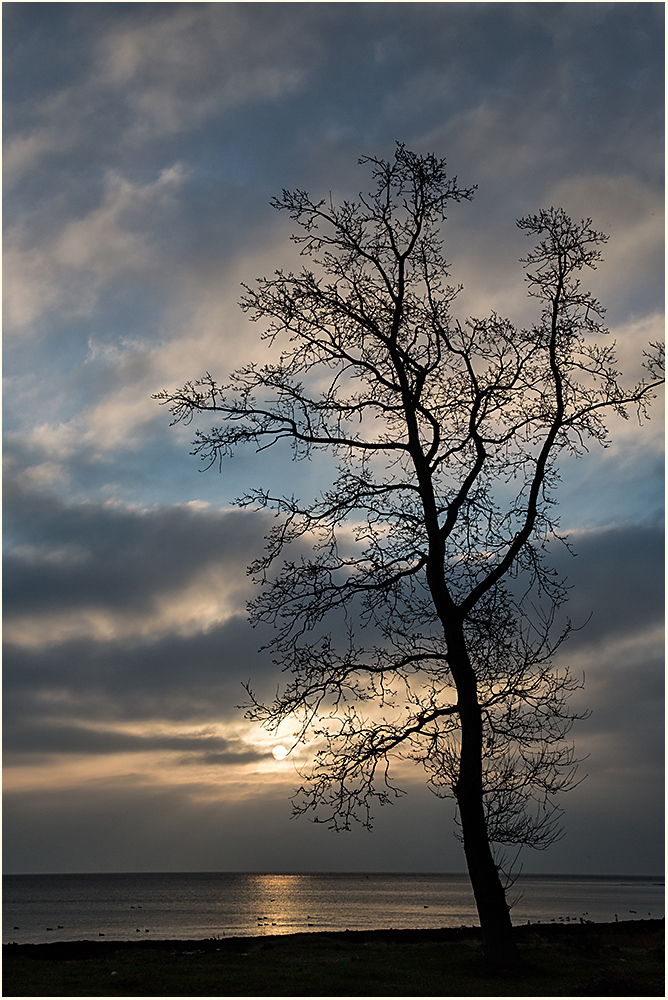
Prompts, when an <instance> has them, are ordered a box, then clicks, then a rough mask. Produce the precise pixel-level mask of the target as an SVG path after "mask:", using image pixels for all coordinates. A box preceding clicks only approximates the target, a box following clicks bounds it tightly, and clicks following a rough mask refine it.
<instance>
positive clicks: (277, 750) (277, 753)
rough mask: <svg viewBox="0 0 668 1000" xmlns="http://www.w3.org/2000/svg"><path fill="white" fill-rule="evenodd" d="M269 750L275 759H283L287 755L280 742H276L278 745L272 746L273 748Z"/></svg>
mask: <svg viewBox="0 0 668 1000" xmlns="http://www.w3.org/2000/svg"><path fill="white" fill-rule="evenodd" d="M271 752H272V753H273V755H274V757H275V758H276V760H285V758H286V757H287V756H288V751H287V750H286V749H285V747H283V746H281V744H280V743H279V744H278V746H276V747H274V749H273V750H272V751H271Z"/></svg>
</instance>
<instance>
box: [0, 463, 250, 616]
mask: <svg viewBox="0 0 668 1000" xmlns="http://www.w3.org/2000/svg"><path fill="white" fill-rule="evenodd" d="M6 483H7V485H6V488H5V511H6V514H5V517H6V524H7V530H8V534H9V535H10V537H11V538H12V540H13V543H14V551H13V552H10V553H9V554H8V556H7V559H6V564H5V566H6V570H5V572H6V577H5V580H6V588H5V595H4V600H5V614H6V616H7V617H8V618H10V619H11V617H12V616H14V615H18V614H26V613H35V614H45V613H51V612H55V611H64V610H66V609H67V610H73V609H75V608H79V609H81V608H90V607H104V608H107V609H120V610H128V609H132V610H134V611H142V610H147V609H149V608H150V607H151V606H152V605H153V604H154V603H155V601H156V598H157V597H158V596H159V595H160V594H161V593H163V592H165V591H173V590H176V589H178V588H179V587H182V586H184V585H185V584H186V583H187V582H188V580H189V579H190V578H191V577H192V576H193V575H194V574H196V573H201V572H202V570H203V569H205V568H206V567H207V566H208V565H212V564H215V565H218V564H221V563H223V564H225V566H226V567H228V572H229V575H230V577H234V576H238V577H239V588H240V590H241V591H243V590H244V589H245V587H244V581H243V573H244V568H245V566H246V564H247V563H248V562H249V561H250V560H249V554H250V553H252V552H253V551H254V550H255V551H257V552H258V554H259V552H260V551H261V549H262V545H263V541H262V539H263V534H264V530H263V526H262V521H263V519H262V517H261V516H254V515H251V514H247V513H245V512H242V511H230V512H224V513H220V512H210V513H209V512H205V511H202V510H201V509H198V508H195V507H189V506H181V507H178V506H177V507H164V508H159V509H156V510H148V511H142V510H133V509H128V508H123V507H120V506H119V507H117V506H114V505H113V504H103V503H95V502H91V503H67V502H64V501H61V500H59V499H58V498H56V497H54V496H48V495H46V494H38V493H34V492H25V491H24V490H22V489H18V490H16V491H15V490H14V489H13V488H12V483H11V481H10V480H7V481H6Z"/></svg>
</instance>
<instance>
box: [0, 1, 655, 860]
mask: <svg viewBox="0 0 668 1000" xmlns="http://www.w3.org/2000/svg"><path fill="white" fill-rule="evenodd" d="M3 16H4V70H5V74H4V97H5V150H4V175H5V200H4V220H5V237H4V246H5V258H4V306H5V320H4V324H5V326H4V329H5V342H4V343H5V346H4V369H5V388H4V398H5V417H4V426H5V445H4V448H5V477H4V483H5V486H4V495H5V547H6V556H5V643H6V648H5V657H4V682H5V695H4V704H5V767H6V770H5V790H6V799H5V837H4V844H5V871H92V870H97V871H105V870H155V871H164V870H170V869H172V870H184V869H191V870H210V869H220V870H229V869H236V870H254V869H255V870H258V869H259V870H262V869H265V870H267V869H274V870H299V869H301V870H309V869H310V870H314V869H320V870H328V869H348V870H350V869H362V870H363V869H367V870H368V869H376V870H432V871H433V870H436V871H438V870H441V871H447V870H463V857H462V855H461V849H460V846H459V844H458V843H457V841H456V840H455V839H454V838H453V836H452V813H453V809H452V805H451V804H450V803H448V802H443V801H440V800H437V799H436V798H435V797H433V796H431V795H430V794H429V793H428V792H427V791H426V790H425V789H424V788H423V787H422V786H421V784H420V782H421V778H420V775H419V774H413V775H410V774H409V775H407V776H406V781H405V786H406V787H408V788H409V795H408V796H406V797H405V798H403V799H401V800H400V801H399V802H398V803H397V804H396V805H395V806H394V807H393V808H391V809H387V810H384V811H383V812H382V814H380V815H379V816H378V817H377V827H376V830H375V832H374V833H373V834H372V835H371V836H369V835H367V834H366V833H364V832H360V831H357V832H354V833H352V834H350V835H349V836H340V837H336V836H335V835H333V834H331V833H329V832H328V831H326V830H324V829H321V828H319V827H312V826H311V825H310V824H308V823H307V822H306V821H305V820H300V821H298V822H290V821H289V819H288V817H289V812H290V809H289V803H288V801H287V796H288V795H289V793H290V791H291V790H292V788H293V785H294V782H295V778H296V776H295V772H294V769H293V764H292V763H291V758H288V760H287V761H283V762H280V763H278V762H276V761H274V759H273V757H272V756H271V753H270V750H271V746H272V745H273V743H274V742H275V740H274V739H272V738H271V737H270V735H269V734H267V733H264V732H262V731H261V730H259V729H258V728H257V727H255V726H251V725H249V724H248V723H247V722H245V720H244V718H243V713H242V712H240V711H239V710H238V708H237V705H238V704H239V703H240V702H241V701H242V699H243V689H242V687H241V684H242V682H243V681H247V680H248V679H249V678H250V677H252V678H253V683H254V685H255V686H256V687H257V688H259V689H260V690H263V689H266V690H268V691H270V690H272V689H273V686H274V685H275V683H276V681H277V676H276V668H275V667H274V666H273V665H272V664H271V663H270V662H269V661H268V658H267V657H265V656H263V655H262V654H258V653H257V649H258V647H259V646H260V644H261V641H262V636H261V635H259V634H258V633H256V632H253V631H252V630H251V629H250V627H249V626H248V625H247V623H246V620H245V605H246V602H247V600H248V599H249V598H250V597H251V596H252V584H251V583H250V581H249V580H248V578H247V576H246V572H245V568H246V566H247V564H248V563H249V562H250V561H251V559H252V558H253V556H255V555H257V554H258V553H259V551H260V550H261V548H262V544H263V542H262V539H263V535H264V533H265V531H266V523H267V522H266V518H265V516H264V515H262V514H259V513H252V512H249V511H238V510H236V509H234V508H233V503H232V502H233V499H234V497H235V496H237V495H238V494H240V493H241V492H242V491H244V490H246V489H247V488H248V487H250V486H255V485H261V484H264V485H272V486H273V487H275V488H276V489H280V488H281V487H283V488H285V489H288V490H289V491H293V490H294V491H297V492H301V493H302V494H304V495H306V494H308V495H310V494H312V493H313V492H314V491H315V490H317V489H318V488H319V486H321V485H323V484H324V483H326V468H323V467H322V466H320V465H319V464H318V463H308V464H307V463H302V464H300V465H299V466H297V467H292V466H290V465H288V458H289V456H288V455H287V454H286V453H282V452H276V454H274V453H268V454H265V455H264V456H263V457H262V459H261V461H260V460H258V459H257V458H256V456H254V455H253V454H252V453H250V452H249V453H240V454H239V455H238V456H237V457H235V459H234V460H233V461H231V462H230V463H229V464H228V465H226V467H225V468H224V470H223V474H222V475H220V476H219V475H218V474H217V473H216V472H215V471H214V470H211V471H209V472H208V473H203V474H200V473H199V472H198V466H197V462H196V460H195V459H194V458H192V457H190V456H189V447H190V444H189V442H190V437H191V432H190V431H189V430H188V429H183V428H171V429H170V428H169V427H168V422H169V421H168V414H166V412H165V411H164V410H163V409H161V408H160V407H159V406H157V405H156V403H155V401H154V400H152V398H151V394H152V393H154V392H156V391H158V390H160V389H162V388H163V387H173V386H176V385H178V384H181V383H183V382H184V381H185V380H186V379H188V378H194V377H197V376H199V375H201V374H202V373H203V372H204V371H205V370H210V371H212V373H213V374H214V375H217V376H219V377H221V378H222V377H224V375H225V374H226V372H227V371H228V370H229V369H230V368H231V367H233V366H235V365H236V364H239V363H242V362H247V361H249V360H257V359H259V358H262V357H263V352H264V351H265V346H264V345H263V344H262V343H261V342H260V341H259V340H258V330H257V327H254V326H253V325H249V323H248V322H247V320H246V318H245V317H244V315H243V314H242V313H241V311H240V310H239V309H238V307H237V302H238V299H239V296H240V289H239V285H240V282H241V281H252V279H253V278H254V277H255V276H256V275H259V274H263V273H267V272H271V271H272V270H273V269H274V268H276V267H279V266H289V264H290V262H291V261H292V260H293V259H294V251H293V250H292V249H291V247H290V244H289V243H288V236H289V232H290V224H289V220H286V219H284V217H283V216H282V215H278V214H277V213H275V212H273V211H272V209H271V208H270V206H269V200H270V198H271V196H272V195H274V194H278V193H280V191H281V189H282V188H291V187H297V186H298V187H300V188H306V189H307V190H309V191H310V192H311V193H312V194H313V195H318V194H322V195H326V194H328V192H330V191H331V192H332V194H333V196H334V197H335V198H337V197H343V196H351V195H355V194H356V193H357V191H358V190H359V189H360V188H361V187H363V186H364V185H365V184H366V181H367V175H366V174H365V172H364V170H363V169H362V168H360V167H359V166H358V165H357V158H358V157H359V156H362V155H365V154H373V155H381V156H391V155H392V151H393V149H394V144H395V142H396V141H397V140H399V141H402V142H405V143H406V145H407V146H408V147H409V148H411V149H414V150H416V151H418V152H430V151H433V152H435V153H437V154H438V155H439V156H445V157H446V159H447V160H448V164H449V167H450V169H451V171H452V173H453V174H457V175H458V177H459V179H460V181H461V182H462V183H464V184H471V183H476V184H478V190H477V192H476V196H475V199H474V201H473V203H472V204H470V205H468V204H462V205H459V206H455V207H454V208H453V209H452V213H451V218H450V219H449V220H448V228H447V230H446V253H447V256H448V259H449V261H450V262H451V272H452V279H453V281H455V282H462V283H463V284H464V290H463V292H462V293H461V296H460V301H459V306H458V311H459V313H460V315H461V316H462V317H464V316H466V315H478V316H479V315H484V314H485V313H486V312H489V311H490V310H491V309H495V310H496V311H497V312H499V313H501V314H503V315H508V316H510V317H511V318H512V319H514V320H515V321H517V322H520V323H521V322H528V321H530V320H531V317H532V304H531V303H530V302H529V301H528V300H527V299H526V294H525V285H524V282H523V278H522V270H521V267H520V265H519V264H518V263H517V258H518V257H520V256H522V255H523V254H524V253H525V252H526V245H525V243H526V240H525V238H524V237H523V236H522V234H521V233H520V232H519V231H518V230H517V229H516V228H515V225H514V221H515V219H516V217H518V216H520V215H526V214H529V213H532V212H535V211H537V210H538V209H539V208H540V207H549V206H550V205H561V206H563V207H564V208H565V209H566V210H567V211H568V212H570V213H571V214H573V215H575V216H577V217H578V218H580V217H583V216H591V217H592V218H593V220H594V224H595V226H596V228H598V229H601V230H603V231H604V232H606V233H608V235H609V236H610V241H609V243H608V245H607V247H606V249H605V253H604V257H605V263H603V264H602V265H600V267H599V269H598V270H597V271H596V272H595V274H593V275H592V276H591V281H590V282H589V284H590V287H591V288H592V290H593V291H594V292H595V293H596V294H597V295H598V296H599V297H600V298H601V300H602V302H603V304H604V305H605V306H606V307H607V310H608V313H607V322H608V325H609V327H610V329H611V332H612V335H613V336H614V337H615V338H616V339H617V342H618V349H619V356H620V360H621V363H622V368H623V370H624V371H625V372H626V373H628V375H629V378H630V379H632V378H633V377H634V376H636V375H637V374H638V370H639V365H640V362H641V355H642V349H643V346H644V345H645V344H646V343H647V342H648V341H649V340H656V339H658V338H659V337H661V336H662V330H663V238H664V237H663V218H664V214H663V200H662V199H663V4H659V3H640V4H633V3H554V4H553V3H518V4H515V3H493V4H486V3H462V4H459V3H448V4H446V3H425V4H422V3H389V4H386V3H368V4H367V3H359V4H357V3H352V4H351V3H345V4H338V3H320V4H311V3H286V4H283V3H269V4H265V3H250V4H237V3H205V4H187V3H186V4H181V3H165V4H163V3H151V4H143V3H126V4H88V3H84V4H69V3H62V4H40V3H34V4H33V3H12V2H9V3H4V4H3ZM611 430H612V445H611V447H610V448H609V449H607V450H605V451H603V450H601V451H599V452H593V453H592V454H591V455H589V456H586V457H585V458H584V459H582V460H580V461H578V462H575V463H572V464H571V465H566V466H564V469H563V483H562V492H561V501H562V506H561V520H562V526H563V527H564V529H566V530H568V531H570V532H571V533H572V538H573V543H574V549H575V551H576V552H577V556H576V557H575V558H572V557H571V556H569V555H568V554H567V553H566V552H565V550H564V551H560V552H558V553H556V554H555V559H556V561H557V563H558V565H559V568H560V569H562V570H563V571H564V572H565V573H567V575H568V577H569V580H570V582H571V583H572V585H573V591H572V599H571V603H570V609H569V611H570V614H571V617H572V618H573V620H574V624H576V625H578V624H580V623H583V622H585V621H586V620H587V619H588V618H589V617H590V615H591V620H590V621H589V623H588V624H587V626H586V628H585V629H583V630H582V631H581V632H577V633H576V634H575V635H574V636H573V638H572V639H571V641H570V642H569V643H568V645H567V647H564V648H563V650H562V651H561V653H560V655H561V656H562V658H563V659H564V662H569V663H570V664H571V666H572V667H573V669H574V670H575V671H576V672H579V673H583V672H584V673H585V675H586V682H587V683H586V689H585V691H584V692H583V693H582V695H581V696H580V697H581V700H582V704H583V705H585V704H586V705H587V706H589V707H590V708H591V709H592V714H591V717H590V718H589V719H588V720H587V721H585V722H582V723H580V724H579V726H578V727H577V730H576V732H575V736H576V740H577V744H578V749H579V751H580V752H581V755H582V756H583V757H584V756H586V757H587V760H586V764H585V765H584V766H583V773H587V774H588V778H587V780H586V781H585V782H583V784H582V785H581V786H579V788H578V789H576V790H575V791H574V792H572V793H571V794H570V795H569V796H567V797H565V799H564V802H563V805H564V808H565V828H566V831H567V836H566V837H565V838H564V840H563V841H561V842H560V843H559V844H558V845H557V846H556V847H554V848H553V849H552V851H551V852H550V853H549V854H540V855H527V857H526V858H525V862H524V864H525V870H527V871H562V872H580V871H581V872H621V873H628V874H632V873H643V872H644V873H655V872H658V871H659V870H660V869H661V867H662V846H663V835H662V828H661V823H662V804H661V803H662V792H663V777H662V732H663V695H662V679H663V667H662V657H663V637H662V624H663V619H662V614H663V596H662V580H663V563H662V552H663V521H662V507H663V470H662V457H663V443H662V434H661V431H662V414H661V411H660V409H659V408H658V407H656V408H655V410H654V412H653V417H652V420H651V421H650V423H649V424H647V425H646V426H644V427H642V428H638V427H637V425H636V424H635V423H634V422H633V420H630V421H628V422H626V423H625V422H622V421H618V422H617V423H615V424H613V425H611Z"/></svg>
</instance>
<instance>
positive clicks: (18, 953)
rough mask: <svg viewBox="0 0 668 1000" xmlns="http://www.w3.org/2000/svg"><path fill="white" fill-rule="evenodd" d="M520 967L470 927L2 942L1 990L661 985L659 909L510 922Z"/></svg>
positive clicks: (545, 990)
mask: <svg viewBox="0 0 668 1000" xmlns="http://www.w3.org/2000/svg"><path fill="white" fill-rule="evenodd" d="M516 935H517V940H518V947H519V950H520V955H521V958H522V967H521V969H520V971H518V972H513V973H505V974H498V973H497V974H492V973H490V972H488V971H487V970H486V968H485V965H484V962H483V958H482V949H481V946H480V937H479V932H477V931H476V929H475V928H461V929H454V928H445V929H443V930H433V931H391V930H390V931H371V932H368V931H343V932H341V933H331V934H327V933H323V934H291V935H282V936H275V937H248V938H224V939H220V940H218V939H207V940H205V941H142V942H140V943H138V942H135V941H128V942H125V941H104V942H100V941H76V942H61V943H57V942H54V943H51V944H40V945H29V944H24V945H12V944H8V945H4V946H3V986H4V989H3V996H4V997H20V996H30V997H41V996H63V997H65V996H79V997H88V996H105V997H114V996H121V997H127V996H167V997H178V996H188V997H194V996H208V997H211V996H217V997H224V996H235V997H236V996H251V997H261V996H272V997H279V996H312V997H317V996H344V997H364V996H385V997H389V996H439V997H442V996H478V997H485V996H513V997H523V996H526V997H530V996H533V997H535V996H553V997H555V996H562V997H564V996H565V997H576V996H591V997H608V996H609V997H612V996H614V997H620V996H621V997H623V996H634V997H663V996H665V989H664V978H663V977H664V921H663V920H637V921H627V922H622V923H615V924H586V925H573V926H563V925H553V924H550V925H544V924H541V925H535V926H530V927H518V928H516Z"/></svg>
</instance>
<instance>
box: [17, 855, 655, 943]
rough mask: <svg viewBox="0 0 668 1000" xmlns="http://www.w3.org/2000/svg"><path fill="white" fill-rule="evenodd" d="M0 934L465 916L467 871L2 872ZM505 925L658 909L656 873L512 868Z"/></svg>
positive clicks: (280, 928) (468, 916) (624, 916)
mask: <svg viewBox="0 0 668 1000" xmlns="http://www.w3.org/2000/svg"><path fill="white" fill-rule="evenodd" d="M3 895H4V900H3V942H9V941H16V942H18V943H28V942H34V943H39V942H44V941H76V940H80V939H83V938H87V939H89V940H92V939H97V938H98V937H103V936H104V937H107V938H111V939H114V940H130V939H133V938H134V939H139V938H140V937H141V938H148V937H152V938H156V939H162V938H182V939H187V938H189V939H202V938H211V937H216V936H219V937H234V936H240V935H241V936H246V935H263V934H294V933H296V932H301V931H313V932H315V931H337V930H345V929H346V928H348V929H350V930H372V929H380V928H388V927H393V928H426V927H460V926H462V925H466V926H475V925H477V923H478V919H477V914H476V911H475V905H474V901H473V895H472V892H471V888H470V885H469V882H468V878H467V876H466V875H456V874H442V875H434V874H422V875H420V874H388V875H384V874H378V873H369V874H368V875H367V874H363V873H352V874H344V873H330V874H322V873H318V874H280V875H279V874H257V873H253V874H243V873H226V872H206V873H197V872H185V873H168V874H159V873H152V874H103V875H100V874H91V875H6V876H4V878H3ZM510 899H511V901H514V906H513V909H512V916H513V922H514V923H515V924H519V923H526V922H527V920H530V921H531V922H532V923H534V922H537V921H542V922H543V923H549V922H550V921H564V922H571V921H576V922H578V921H579V920H580V918H582V919H585V920H595V921H612V920H614V919H615V915H618V918H619V919H620V920H634V919H636V920H639V919H643V918H645V919H646V918H648V917H663V915H664V886H663V878H662V877H643V878H639V877H620V876H561V875H559V876H557V875H543V876H541V875H525V876H521V877H520V878H519V879H518V881H517V882H516V883H515V885H514V887H513V888H512V890H511V892H510Z"/></svg>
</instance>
